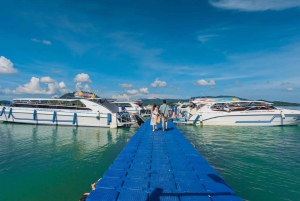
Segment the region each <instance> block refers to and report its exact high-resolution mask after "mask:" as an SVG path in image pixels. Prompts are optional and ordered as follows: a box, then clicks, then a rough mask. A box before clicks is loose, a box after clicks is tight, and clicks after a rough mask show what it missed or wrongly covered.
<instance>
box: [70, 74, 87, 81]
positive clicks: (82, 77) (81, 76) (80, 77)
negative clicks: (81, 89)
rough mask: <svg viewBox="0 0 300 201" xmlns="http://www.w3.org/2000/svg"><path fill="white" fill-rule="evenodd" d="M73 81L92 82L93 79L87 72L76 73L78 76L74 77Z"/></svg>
mask: <svg viewBox="0 0 300 201" xmlns="http://www.w3.org/2000/svg"><path fill="white" fill-rule="evenodd" d="M73 81H74V82H92V80H90V76H89V75H88V74H85V73H80V74H78V75H76V77H75V78H74V80H73Z"/></svg>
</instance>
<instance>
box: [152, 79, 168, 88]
mask: <svg viewBox="0 0 300 201" xmlns="http://www.w3.org/2000/svg"><path fill="white" fill-rule="evenodd" d="M151 86H152V87H166V86H167V83H166V82H165V81H160V80H159V79H158V78H156V80H155V81H154V82H153V83H151Z"/></svg>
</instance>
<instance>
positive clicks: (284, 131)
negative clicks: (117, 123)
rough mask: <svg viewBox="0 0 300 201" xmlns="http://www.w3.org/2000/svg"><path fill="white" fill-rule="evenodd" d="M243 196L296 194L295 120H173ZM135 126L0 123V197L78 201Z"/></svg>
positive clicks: (299, 187) (299, 177)
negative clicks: (276, 123)
mask: <svg viewBox="0 0 300 201" xmlns="http://www.w3.org/2000/svg"><path fill="white" fill-rule="evenodd" d="M178 128H179V129H180V130H181V132H182V133H183V134H184V135H185V136H186V137H187V138H188V140H189V141H190V142H191V143H192V144H193V145H194V146H195V148H196V149H197V150H198V151H199V152H200V153H201V154H202V155H203V156H204V157H205V158H206V160H208V162H209V163H210V164H211V165H212V166H213V167H214V168H215V169H216V170H217V171H218V173H220V174H221V175H222V176H223V177H224V179H225V180H226V182H227V184H229V185H230V186H231V187H232V188H233V189H234V190H235V191H236V193H237V195H238V196H240V197H242V198H243V199H244V200H251V201H256V200H257V201H261V200H293V201H294V200H300V146H299V145H300V127H299V126H293V127H233V126H232V127H226V126H204V127H202V126H186V125H178ZM136 131H137V128H121V129H111V130H110V129H105V128H85V127H79V128H74V127H53V126H43V125H39V126H36V125H26V124H7V123H0V195H1V198H0V200H5V201H14V200H25V201H26V200H28V201H29V200H30V201H32V200H37V201H40V200H43V201H52V200H70V201H71V200H72V201H73V200H78V199H79V198H80V196H81V194H82V193H84V192H89V191H90V190H91V188H90V185H91V183H93V182H95V181H96V180H97V179H99V178H100V177H101V176H102V175H103V173H104V172H105V171H106V170H107V169H108V166H109V165H110V164H111V163H112V161H113V160H114V159H115V158H116V157H117V155H118V154H119V153H120V151H121V150H122V149H123V147H124V146H125V145H126V143H127V141H128V140H129V139H130V137H131V136H132V135H133V134H134V133H135V132H136Z"/></svg>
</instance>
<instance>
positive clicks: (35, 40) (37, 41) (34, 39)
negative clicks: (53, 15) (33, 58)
mask: <svg viewBox="0 0 300 201" xmlns="http://www.w3.org/2000/svg"><path fill="white" fill-rule="evenodd" d="M31 41H33V42H36V43H40V42H41V41H40V40H38V39H36V38H32V39H31Z"/></svg>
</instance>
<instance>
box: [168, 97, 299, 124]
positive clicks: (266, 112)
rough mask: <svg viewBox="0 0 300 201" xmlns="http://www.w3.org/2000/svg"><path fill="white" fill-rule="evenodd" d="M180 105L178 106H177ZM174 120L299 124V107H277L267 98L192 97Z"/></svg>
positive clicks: (200, 122)
mask: <svg viewBox="0 0 300 201" xmlns="http://www.w3.org/2000/svg"><path fill="white" fill-rule="evenodd" d="M179 108H180V107H179ZM179 111H180V112H179V115H178V117H177V118H176V119H175V120H174V122H175V123H186V124H201V125H230V126H282V125H299V124H300V110H290V109H284V108H276V107H274V106H272V104H271V103H268V102H266V101H244V100H239V99H237V98H222V99H218V98H216V99H195V100H192V101H190V104H189V106H188V107H185V106H184V110H180V109H179Z"/></svg>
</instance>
